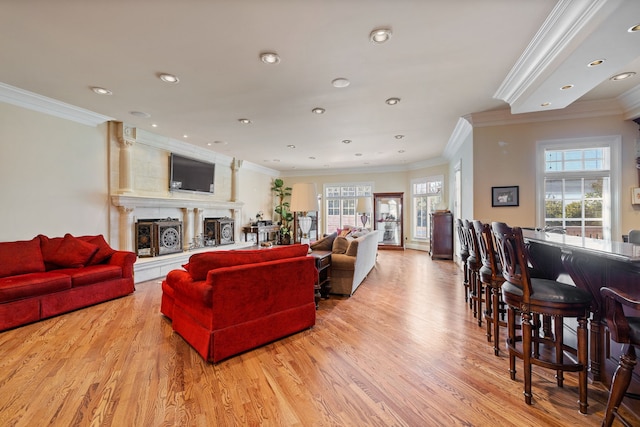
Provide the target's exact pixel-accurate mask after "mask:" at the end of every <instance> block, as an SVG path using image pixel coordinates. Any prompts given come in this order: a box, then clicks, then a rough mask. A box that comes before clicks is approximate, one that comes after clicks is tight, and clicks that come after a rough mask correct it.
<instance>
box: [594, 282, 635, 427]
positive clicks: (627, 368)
mask: <svg viewBox="0 0 640 427" xmlns="http://www.w3.org/2000/svg"><path fill="white" fill-rule="evenodd" d="M600 295H602V299H603V301H604V310H605V312H604V314H605V319H606V321H607V327H608V328H609V332H610V333H611V339H613V340H614V341H615V342H617V343H620V344H628V346H627V351H626V353H625V354H623V355H622V356H620V363H619V365H618V367H617V368H616V372H615V373H614V374H613V379H612V380H611V388H610V389H609V399H608V401H607V409H606V411H605V413H604V419H603V420H602V425H603V426H606V427H609V426H611V424H612V423H613V420H614V418H617V419H618V421H620V422H621V423H622V424H624V425H625V426H627V427H630V426H632V425H637V424H631V423H629V421H628V420H625V419H624V418H623V417H622V416H621V415H620V414H618V408H619V407H620V404H621V403H622V399H623V398H624V397H625V396H626V397H629V398H632V399H640V395H638V394H635V393H627V389H628V388H629V384H630V383H631V376H632V374H633V368H634V367H635V366H636V363H637V360H636V350H635V346H637V345H640V300H638V298H637V297H632V296H630V295H628V294H626V293H624V292H622V291H621V290H619V289H614V288H609V287H606V288H601V289H600ZM623 306H626V307H629V308H631V309H633V310H635V311H638V313H637V315H636V316H628V315H626V314H625V312H624V309H623ZM635 421H636V422H638V420H635Z"/></svg>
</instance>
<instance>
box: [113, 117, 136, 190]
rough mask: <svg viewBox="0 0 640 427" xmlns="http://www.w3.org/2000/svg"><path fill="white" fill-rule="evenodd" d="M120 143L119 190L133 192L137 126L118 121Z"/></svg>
mask: <svg viewBox="0 0 640 427" xmlns="http://www.w3.org/2000/svg"><path fill="white" fill-rule="evenodd" d="M116 132H117V136H118V142H119V143H120V162H119V163H120V167H119V175H120V179H119V186H120V188H119V190H118V192H119V193H121V194H125V193H132V192H133V173H132V170H133V150H132V147H133V144H134V143H135V142H136V128H134V127H131V126H127V125H125V124H124V123H122V122H118V123H117V126H116Z"/></svg>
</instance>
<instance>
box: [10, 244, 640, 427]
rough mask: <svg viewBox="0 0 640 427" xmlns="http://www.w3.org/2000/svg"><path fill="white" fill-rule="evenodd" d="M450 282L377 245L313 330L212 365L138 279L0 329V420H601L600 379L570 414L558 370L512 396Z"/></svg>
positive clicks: (153, 286)
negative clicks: (105, 297)
mask: <svg viewBox="0 0 640 427" xmlns="http://www.w3.org/2000/svg"><path fill="white" fill-rule="evenodd" d="M461 280H462V279H461V272H460V271H459V269H458V268H457V266H455V264H453V263H451V262H448V261H435V262H434V261H431V259H430V258H429V257H428V255H427V254H426V253H424V252H419V251H412V250H406V251H380V254H379V256H378V262H377V264H376V268H375V269H374V270H373V271H372V272H371V273H370V274H369V277H368V278H367V279H366V280H365V282H364V283H363V284H362V285H361V286H360V288H359V289H358V290H357V292H356V293H355V294H354V295H353V296H352V297H350V298H347V297H339V296H332V297H331V298H330V299H328V300H322V301H321V302H320V307H319V309H318V311H317V322H316V325H315V326H314V327H313V328H311V329H309V330H306V331H303V332H300V333H298V334H295V335H292V336H290V337H286V338H284V339H282V340H279V341H277V342H274V343H271V344H269V345H266V346H263V347H261V348H258V349H255V350H252V351H249V352H246V353H244V354H241V355H239V356H236V357H233V358H231V359H228V360H226V361H223V362H221V363H219V364H216V365H213V364H208V363H206V362H204V361H203V360H202V359H201V358H200V356H199V355H198V354H197V353H196V352H195V351H194V350H193V349H192V348H191V347H190V346H189V345H188V344H187V343H186V342H185V341H184V340H183V339H182V338H181V337H180V336H179V335H178V334H176V333H174V332H173V331H172V328H171V323H170V321H169V320H168V319H166V318H164V317H163V316H162V315H161V314H160V311H159V310H160V298H161V287H160V281H159V280H154V281H150V282H146V283H142V284H139V285H137V290H136V292H135V293H134V294H133V295H130V296H127V297H124V298H120V299H118V300H115V301H110V302H106V303H103V304H99V305H96V306H94V307H90V308H86V309H82V310H78V311H76V312H73V313H68V314H65V315H62V316H58V317H56V318H53V319H48V320H45V321H42V322H38V323H35V324H31V325H26V326H24V327H21V328H17V329H14V330H11V331H5V332H3V333H0V397H1V399H0V425H2V426H34V425H38V426H41V425H55V426H69V425H72V426H93V425H95V426H118V427H119V426H211V425H216V426H240V425H247V426H258V425H264V426H355V425H357V426H440V425H459V426H496V425H500V426H509V425H528V426H572V425H575V426H578V425H579V426H598V425H600V421H601V418H602V414H603V410H604V405H605V402H606V398H607V392H606V390H605V389H604V388H603V387H602V385H600V384H589V404H590V406H589V410H588V412H589V413H588V414H587V415H581V414H579V413H578V405H577V403H576V402H577V397H578V395H577V378H576V377H575V375H573V374H570V373H569V374H566V379H565V386H564V388H558V387H556V385H555V379H554V377H553V373H552V372H548V371H545V370H543V369H536V367H534V375H533V393H534V398H533V399H534V404H533V405H532V406H528V405H526V404H525V403H524V398H523V396H522V377H521V375H520V373H519V374H518V377H517V379H516V381H511V380H510V379H509V373H508V360H507V358H506V357H505V355H504V354H502V355H501V356H500V357H496V356H494V354H493V345H492V344H490V343H488V342H487V339H486V332H485V329H484V328H480V327H478V325H477V320H476V319H475V318H474V317H473V314H472V313H471V311H470V310H469V309H468V306H467V304H465V302H464V296H463V292H464V288H463V287H462V285H461ZM501 348H502V349H504V344H501ZM625 413H626V412H625ZM636 421H637V422H638V423H639V424H640V421H638V420H636Z"/></svg>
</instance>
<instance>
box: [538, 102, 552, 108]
mask: <svg viewBox="0 0 640 427" xmlns="http://www.w3.org/2000/svg"><path fill="white" fill-rule="evenodd" d="M549 105H551V103H550V102H543V103H542V104H540V106H541V107H548V106H549Z"/></svg>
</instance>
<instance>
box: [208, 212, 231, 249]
mask: <svg viewBox="0 0 640 427" xmlns="http://www.w3.org/2000/svg"><path fill="white" fill-rule="evenodd" d="M234 224H235V221H234V220H233V219H232V218H229V217H221V218H205V219H204V230H205V234H206V237H205V246H219V245H230V244H232V243H234V242H235V239H234V237H233V236H234Z"/></svg>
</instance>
